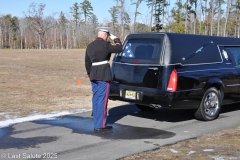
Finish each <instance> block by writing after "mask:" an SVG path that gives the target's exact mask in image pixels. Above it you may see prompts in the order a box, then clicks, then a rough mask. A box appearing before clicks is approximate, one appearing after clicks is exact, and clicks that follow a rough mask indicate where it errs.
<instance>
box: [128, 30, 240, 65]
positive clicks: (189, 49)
mask: <svg viewBox="0 0 240 160" xmlns="http://www.w3.org/2000/svg"><path fill="white" fill-rule="evenodd" d="M158 37H159V38H160V37H161V38H160V39H163V42H162V43H161V45H162V50H161V53H160V54H161V55H160V59H159V63H160V65H174V64H181V65H194V64H208V63H220V62H222V56H221V54H220V52H219V48H218V46H229V45H230V46H240V39H239V38H230V37H218V36H206V35H193V34H179V33H167V32H158V33H153V32H152V33H134V34H130V35H128V36H127V38H126V40H128V39H138V38H154V39H155V38H158Z"/></svg>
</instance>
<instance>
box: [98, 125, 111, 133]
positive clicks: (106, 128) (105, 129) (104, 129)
mask: <svg viewBox="0 0 240 160" xmlns="http://www.w3.org/2000/svg"><path fill="white" fill-rule="evenodd" d="M112 129H113V127H112V126H106V127H105V128H94V131H97V132H101V131H110V130H112Z"/></svg>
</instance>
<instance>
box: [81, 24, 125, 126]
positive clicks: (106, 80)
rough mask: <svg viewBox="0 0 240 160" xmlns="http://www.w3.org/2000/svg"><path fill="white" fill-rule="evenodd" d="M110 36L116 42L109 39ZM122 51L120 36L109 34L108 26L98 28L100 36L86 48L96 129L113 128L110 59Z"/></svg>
mask: <svg viewBox="0 0 240 160" xmlns="http://www.w3.org/2000/svg"><path fill="white" fill-rule="evenodd" d="M108 36H110V38H111V39H112V40H113V41H114V42H115V44H113V45H112V44H111V43H109V42H108V41H107V39H108ZM118 52H122V43H121V41H120V39H119V38H117V37H116V36H114V35H112V34H111V35H110V34H109V29H108V28H104V27H101V28H98V37H97V38H96V40H94V41H93V42H91V43H90V44H89V45H88V46H87V49H86V55H85V67H86V71H87V74H88V76H89V78H90V81H91V84H92V93H93V97H92V108H93V121H94V130H95V131H106V130H111V129H112V126H107V125H106V122H107V104H108V94H109V87H110V81H111V79H112V75H111V68H110V64H109V60H110V57H111V53H118Z"/></svg>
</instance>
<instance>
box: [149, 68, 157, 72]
mask: <svg viewBox="0 0 240 160" xmlns="http://www.w3.org/2000/svg"><path fill="white" fill-rule="evenodd" d="M148 69H152V70H155V71H156V70H158V68H157V67H149V68H148Z"/></svg>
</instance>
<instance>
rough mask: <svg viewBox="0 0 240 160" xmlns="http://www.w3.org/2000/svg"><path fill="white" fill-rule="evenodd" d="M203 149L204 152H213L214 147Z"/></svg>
mask: <svg viewBox="0 0 240 160" xmlns="http://www.w3.org/2000/svg"><path fill="white" fill-rule="evenodd" d="M203 151H204V152H213V151H214V149H204V150H203Z"/></svg>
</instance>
